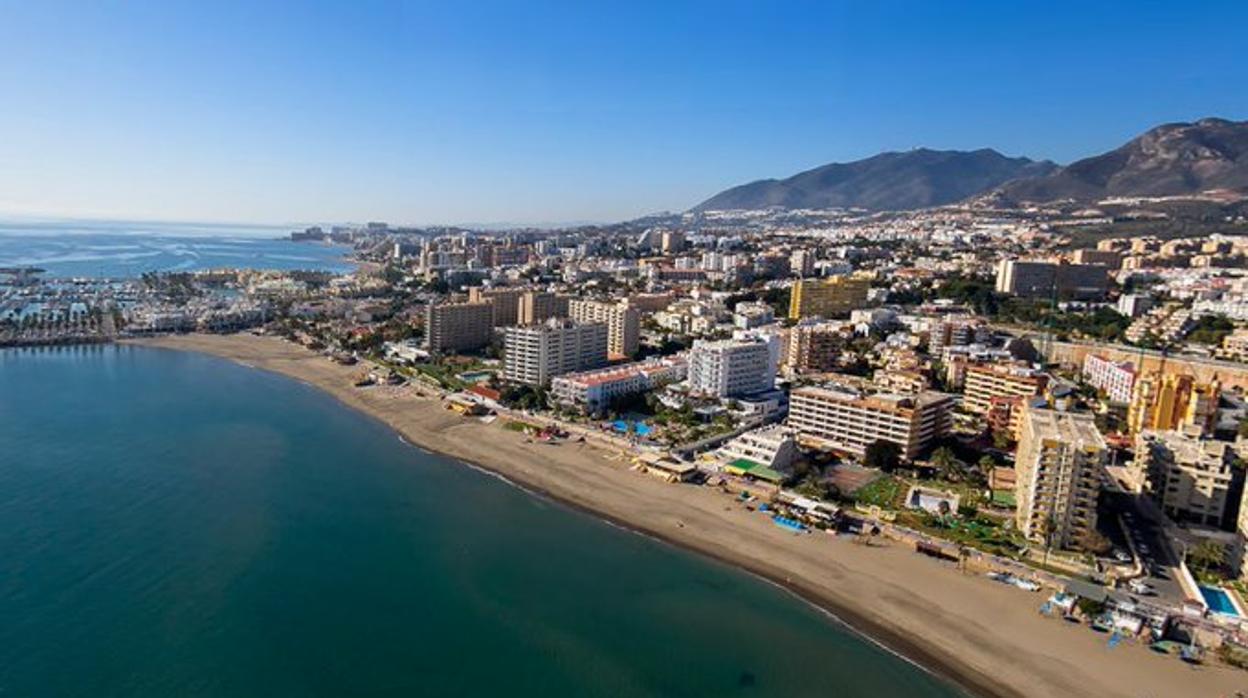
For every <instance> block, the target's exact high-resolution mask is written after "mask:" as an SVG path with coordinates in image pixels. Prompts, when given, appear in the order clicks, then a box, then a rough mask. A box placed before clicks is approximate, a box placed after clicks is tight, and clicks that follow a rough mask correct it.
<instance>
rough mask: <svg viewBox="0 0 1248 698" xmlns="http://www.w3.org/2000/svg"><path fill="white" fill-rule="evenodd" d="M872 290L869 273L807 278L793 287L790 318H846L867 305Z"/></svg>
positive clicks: (790, 300) (790, 299)
mask: <svg viewBox="0 0 1248 698" xmlns="http://www.w3.org/2000/svg"><path fill="white" fill-rule="evenodd" d="M870 288H871V276H870V275H868V274H849V275H844V276H832V277H829V278H826V279H803V280H801V281H798V282H796V283H794V284H793V291H792V294H791V296H790V298H789V319H791V320H800V319H802V318H807V317H825V318H826V317H835V316H838V315H846V314H848V313H849V311H851V310H854V309H855V308H861V307H862V306H863V305H864V304H866V302H867V291H868V290H869V289H870Z"/></svg>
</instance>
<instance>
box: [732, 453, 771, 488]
mask: <svg viewBox="0 0 1248 698" xmlns="http://www.w3.org/2000/svg"><path fill="white" fill-rule="evenodd" d="M723 471H724V472H725V473H727V474H729V475H735V476H736V477H741V478H745V479H747V480H757V481H761V482H765V483H767V484H770V485H775V486H777V487H779V486H780V485H781V483H783V482H784V474H783V473H780V472H777V471H775V470H772V469H771V468H768V467H767V466H765V465H763V464H762V463H758V462H756V461H752V460H750V459H749V458H737V459H735V460H732V461H729V462H727V463H725V464H724V466H723Z"/></svg>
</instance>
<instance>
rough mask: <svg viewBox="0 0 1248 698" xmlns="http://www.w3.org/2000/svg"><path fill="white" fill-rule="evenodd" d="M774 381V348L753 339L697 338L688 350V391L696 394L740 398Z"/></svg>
mask: <svg viewBox="0 0 1248 698" xmlns="http://www.w3.org/2000/svg"><path fill="white" fill-rule="evenodd" d="M774 384H775V374H774V373H773V371H772V368H771V350H770V348H769V346H768V344H767V342H762V341H754V340H744V341H739V340H730V339H725V340H719V341H706V340H701V339H700V340H697V341H695V342H694V343H693V350H692V351H690V353H689V390H690V391H691V392H692V393H694V394H697V395H705V396H714V397H721V398H725V397H737V396H741V395H749V394H752V393H761V392H763V391H765V390H770V389H771V388H772V387H773V386H774Z"/></svg>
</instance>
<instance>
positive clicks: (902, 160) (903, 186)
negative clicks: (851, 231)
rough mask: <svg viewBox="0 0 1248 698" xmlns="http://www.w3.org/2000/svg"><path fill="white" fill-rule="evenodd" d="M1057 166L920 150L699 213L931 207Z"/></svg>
mask: <svg viewBox="0 0 1248 698" xmlns="http://www.w3.org/2000/svg"><path fill="white" fill-rule="evenodd" d="M1056 168H1057V166H1056V165H1054V164H1053V163H1051V162H1047V161H1046V162H1036V161H1034V160H1029V159H1027V158H1010V157H1006V156H1004V155H1002V154H1001V153H998V152H997V151H995V150H990V149H988V148H985V149H982V150H976V151H972V152H964V151H958V150H929V149H927V148H918V149H915V150H910V151H907V152H904V153H881V154H879V155H876V156H874V157H870V158H867V159H865V160H857V161H854V162H847V163H832V164H830V165H824V166H822V167H817V168H815V169H813V170H807V171H805V172H800V173H798V174H795V175H793V176H792V177H789V178H787V179H762V180H758V181H756V182H750V183H749V184H742V185H740V186H737V187H733V188H731V189H726V190H724V191H722V192H720V193H718V194H716V195H715V196H712V197H711V198H709V199H707V200H706V201H703V202H702V203H700V204H698V205H697V206H696V207H694V209H693V210H695V211H723V210H729V209H762V208H769V207H772V206H779V207H782V208H866V209H872V210H877V211H880V210H892V211H899V210H904V209H914V208H926V207H929V206H941V205H943V204H948V203H953V202H955V201H961V200H963V199H965V198H967V197H970V196H974V195H976V194H980V193H983V192H986V191H989V190H991V189H993V188H994V187H997V186H999V185H1001V184H1002V183H1004V182H1008V181H1010V180H1013V179H1017V178H1019V177H1029V176H1037V175H1043V174H1047V173H1049V172H1051V171H1053V170H1054V169H1056Z"/></svg>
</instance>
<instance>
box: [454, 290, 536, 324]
mask: <svg viewBox="0 0 1248 698" xmlns="http://www.w3.org/2000/svg"><path fill="white" fill-rule="evenodd" d="M524 294H525V291H524V290H523V289H519V288H491V289H485V288H481V287H480V286H473V287H472V288H470V289H468V302H469V303H489V304H491V305H492V306H493V307H494V326H495V327H507V326H509V325H515V324H517V322H518V319H519V309H520V298H521V296H523V295H524Z"/></svg>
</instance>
